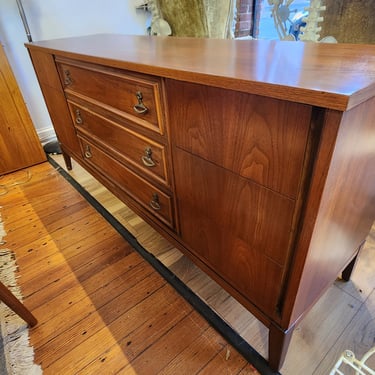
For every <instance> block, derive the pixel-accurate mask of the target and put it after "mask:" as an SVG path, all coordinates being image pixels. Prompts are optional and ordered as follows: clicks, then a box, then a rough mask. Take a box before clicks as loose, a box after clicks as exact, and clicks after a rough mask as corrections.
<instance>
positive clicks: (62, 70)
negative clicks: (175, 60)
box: [56, 58, 164, 134]
mask: <svg viewBox="0 0 375 375" xmlns="http://www.w3.org/2000/svg"><path fill="white" fill-rule="evenodd" d="M56 62H57V67H58V70H59V74H60V79H61V82H62V85H63V87H64V90H65V92H66V93H68V94H73V95H76V96H78V97H81V98H83V99H84V100H87V101H90V102H92V103H93V104H95V105H98V106H101V107H103V108H105V109H107V110H109V111H112V112H114V113H115V114H116V115H118V116H122V117H125V118H127V119H130V120H132V121H134V122H135V123H137V124H138V125H140V126H143V127H145V128H147V129H150V130H153V131H155V132H158V133H160V134H163V133H164V129H163V121H162V118H163V116H162V109H161V94H160V79H158V78H155V77H150V76H145V75H142V76H137V75H134V74H130V73H128V72H126V71H123V70H117V69H110V68H104V67H101V66H98V65H94V64H87V63H85V64H84V63H80V62H76V61H73V60H68V59H62V58H58V59H56Z"/></svg>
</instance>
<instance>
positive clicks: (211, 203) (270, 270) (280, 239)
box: [174, 149, 294, 314]
mask: <svg viewBox="0 0 375 375" xmlns="http://www.w3.org/2000/svg"><path fill="white" fill-rule="evenodd" d="M174 161H175V167H176V169H175V171H176V173H175V182H176V193H177V197H178V201H177V204H178V209H179V212H180V225H181V238H182V240H183V241H184V242H185V243H186V244H187V245H188V247H189V248H190V249H191V251H192V252H193V253H196V254H197V255H198V256H199V257H201V258H202V259H204V261H205V262H207V264H209V265H210V266H211V267H212V269H213V270H215V272H217V273H218V274H219V275H222V276H223V277H224V278H225V279H226V280H227V281H229V282H230V283H231V284H233V285H234V287H235V288H237V289H238V290H239V291H241V292H242V293H243V294H244V295H246V296H247V298H248V299H249V300H251V301H253V302H254V303H255V304H256V305H258V306H262V308H263V309H265V310H266V311H267V312H268V313H269V314H273V313H274V312H275V302H276V299H277V296H278V293H279V291H280V286H281V277H282V273H283V267H282V265H283V263H284V262H285V261H286V258H287V255H288V244H289V243H288V241H289V236H290V232H291V220H292V214H293V206H294V204H293V202H292V201H290V200H288V199H287V198H284V197H282V196H278V195H276V194H274V193H272V192H270V191H269V190H267V189H264V188H261V187H259V186H257V185H256V184H252V183H250V182H248V181H247V180H246V179H243V178H241V177H239V176H236V175H234V174H232V173H229V172H227V171H225V170H223V169H222V168H219V167H217V166H215V165H214V164H211V163H208V162H206V161H204V160H202V159H199V158H197V157H194V156H192V155H190V154H188V153H186V152H184V151H181V150H178V149H177V150H176V151H175V152H174ZM190 186H194V187H195V189H190ZM265 295H267V298H264V296H265Z"/></svg>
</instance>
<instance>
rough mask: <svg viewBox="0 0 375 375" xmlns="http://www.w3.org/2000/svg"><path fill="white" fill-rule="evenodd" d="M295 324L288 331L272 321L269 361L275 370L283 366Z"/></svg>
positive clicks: (269, 335)
mask: <svg viewBox="0 0 375 375" xmlns="http://www.w3.org/2000/svg"><path fill="white" fill-rule="evenodd" d="M293 331H294V326H292V327H290V328H289V329H288V330H287V331H284V330H282V329H281V328H280V327H278V326H276V325H274V324H272V323H271V326H270V327H269V334H268V363H269V366H270V367H271V369H272V370H273V371H279V370H280V368H281V367H282V365H283V363H284V360H285V356H286V353H287V351H288V347H289V344H290V339H291V338H292V334H293Z"/></svg>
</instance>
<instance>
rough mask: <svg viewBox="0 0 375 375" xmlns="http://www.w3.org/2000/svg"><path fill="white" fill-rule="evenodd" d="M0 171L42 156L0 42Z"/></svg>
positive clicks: (27, 164)
mask: <svg viewBox="0 0 375 375" xmlns="http://www.w3.org/2000/svg"><path fill="white" fill-rule="evenodd" d="M0 153H1V157H0V175H2V174H5V173H8V172H12V171H15V170H18V169H22V168H26V167H29V166H31V165H34V164H38V163H42V162H43V161H45V160H46V155H45V153H44V151H43V148H42V145H41V144H40V141H39V138H38V135H37V133H36V130H35V128H34V124H33V123H32V120H31V117H30V114H29V112H28V110H27V107H26V105H25V102H24V100H23V97H22V94H21V91H20V89H19V87H18V84H17V81H16V79H15V77H14V74H13V71H12V69H11V67H10V65H9V62H8V60H7V57H6V55H5V52H4V49H3V46H2V45H1V44H0Z"/></svg>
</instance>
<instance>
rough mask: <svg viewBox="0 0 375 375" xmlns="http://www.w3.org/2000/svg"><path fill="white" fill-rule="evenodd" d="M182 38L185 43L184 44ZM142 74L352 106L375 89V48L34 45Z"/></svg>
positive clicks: (116, 40) (169, 42) (131, 40)
mask: <svg viewBox="0 0 375 375" xmlns="http://www.w3.org/2000/svg"><path fill="white" fill-rule="evenodd" d="M181 39H183V42H182V43H181ZM27 46H28V48H33V49H37V48H39V47H42V48H45V51H46V52H47V51H49V52H51V53H58V54H59V56H65V57H71V58H82V57H83V56H85V58H84V59H85V60H86V61H88V62H96V63H103V62H105V64H108V65H109V66H113V67H120V68H124V69H133V70H135V71H138V72H140V73H148V74H155V75H159V76H162V77H169V78H175V79H181V80H185V81H190V82H196V83H206V84H210V85H213V86H218V87H224V88H229V89H235V90H238V91H244V92H252V93H254V94H259V95H267V96H271V97H275V98H280V99H286V100H291V101H296V102H301V103H308V104H312V105H318V106H322V107H327V108H332V109H338V110H346V109H349V108H350V107H353V106H355V105H357V104H358V103H361V102H363V101H365V100H367V99H368V98H370V97H371V96H373V95H374V93H375V46H372V45H356V46H355V48H354V47H353V45H351V44H322V43H302V42H301V43H300V42H298V43H296V42H282V43H280V42H277V41H264V40H262V41H256V40H221V39H204V38H202V39H201V38H175V37H173V38H171V37H160V36H159V37H153V36H134V35H132V36H127V35H110V34H98V35H90V36H86V37H82V38H79V39H74V38H66V39H57V40H51V41H40V42H35V43H33V44H28V45H27Z"/></svg>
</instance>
